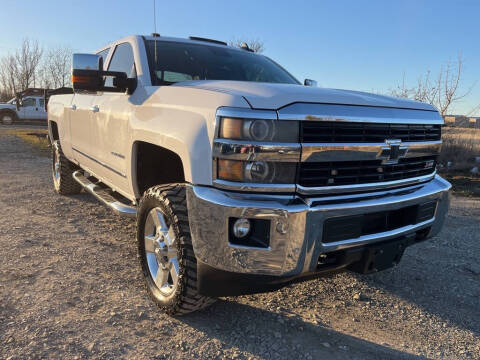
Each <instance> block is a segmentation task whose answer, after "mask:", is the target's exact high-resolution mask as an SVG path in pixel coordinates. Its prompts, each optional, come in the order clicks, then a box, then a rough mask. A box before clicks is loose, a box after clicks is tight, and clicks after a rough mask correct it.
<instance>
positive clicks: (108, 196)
mask: <svg viewBox="0 0 480 360" xmlns="http://www.w3.org/2000/svg"><path fill="white" fill-rule="evenodd" d="M72 176H73V178H74V179H75V181H76V182H78V183H79V184H80V185H82V187H83V188H84V189H85V190H86V191H88V192H89V193H90V194H92V195H93V196H95V197H96V198H97V199H98V200H100V201H101V202H102V203H103V204H105V205H107V206H108V207H109V208H110V209H112V210H113V211H115V212H116V213H117V214H119V215H122V216H128V217H136V216H137V208H136V207H135V206H131V205H127V204H124V203H123V202H121V201H120V200H118V199H116V198H115V197H114V196H113V194H112V193H113V192H112V190H111V189H109V188H108V187H106V186H105V185H103V184H102V183H101V182H97V183H93V182H92V181H90V179H89V178H87V177H86V176H85V175H84V174H83V171H82V170H77V171H75V172H74V173H73V174H72Z"/></svg>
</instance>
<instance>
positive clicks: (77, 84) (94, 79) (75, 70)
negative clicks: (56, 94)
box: [72, 54, 137, 94]
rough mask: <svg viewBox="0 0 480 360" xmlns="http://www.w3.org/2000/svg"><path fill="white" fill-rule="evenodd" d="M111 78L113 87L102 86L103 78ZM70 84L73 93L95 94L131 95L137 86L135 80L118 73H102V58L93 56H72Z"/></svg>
mask: <svg viewBox="0 0 480 360" xmlns="http://www.w3.org/2000/svg"><path fill="white" fill-rule="evenodd" d="M105 76H112V77H113V85H114V86H113V87H105V86H104V77H105ZM72 84H73V90H74V92H77V91H78V90H83V91H90V92H97V91H110V92H125V91H127V90H128V93H129V94H131V93H132V92H133V90H135V87H136V85H137V83H136V81H135V79H129V78H127V74H126V73H124V72H119V71H104V70H103V58H102V57H101V56H100V55H94V54H73V63H72Z"/></svg>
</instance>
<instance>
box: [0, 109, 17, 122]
mask: <svg viewBox="0 0 480 360" xmlns="http://www.w3.org/2000/svg"><path fill="white" fill-rule="evenodd" d="M0 120H1V122H2V124H3V125H12V124H13V123H14V122H15V121H17V120H18V119H17V115H16V114H14V113H12V112H11V111H7V112H3V113H1V114H0Z"/></svg>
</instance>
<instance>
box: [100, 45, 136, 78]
mask: <svg viewBox="0 0 480 360" xmlns="http://www.w3.org/2000/svg"><path fill="white" fill-rule="evenodd" d="M108 71H121V72H124V73H126V74H127V76H128V77H129V78H135V77H137V72H136V69H135V60H134V57H133V49H132V46H131V45H130V44H129V43H123V44H119V45H117V47H116V48H115V52H114V53H113V57H112V59H111V60H110V64H109V65H108ZM105 86H110V87H111V86H113V79H112V77H111V76H109V77H107V79H106V80H105Z"/></svg>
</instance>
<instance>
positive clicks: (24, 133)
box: [1, 129, 50, 155]
mask: <svg viewBox="0 0 480 360" xmlns="http://www.w3.org/2000/svg"><path fill="white" fill-rule="evenodd" d="M2 130H3V129H2ZM1 134H6V135H15V136H17V137H19V138H20V139H22V140H23V141H25V142H27V143H29V144H30V145H32V146H33V148H34V149H36V150H38V151H39V152H40V153H42V155H43V154H48V153H49V151H50V143H49V142H48V139H47V135H48V130H46V129H5V130H3V131H2V132H1Z"/></svg>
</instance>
